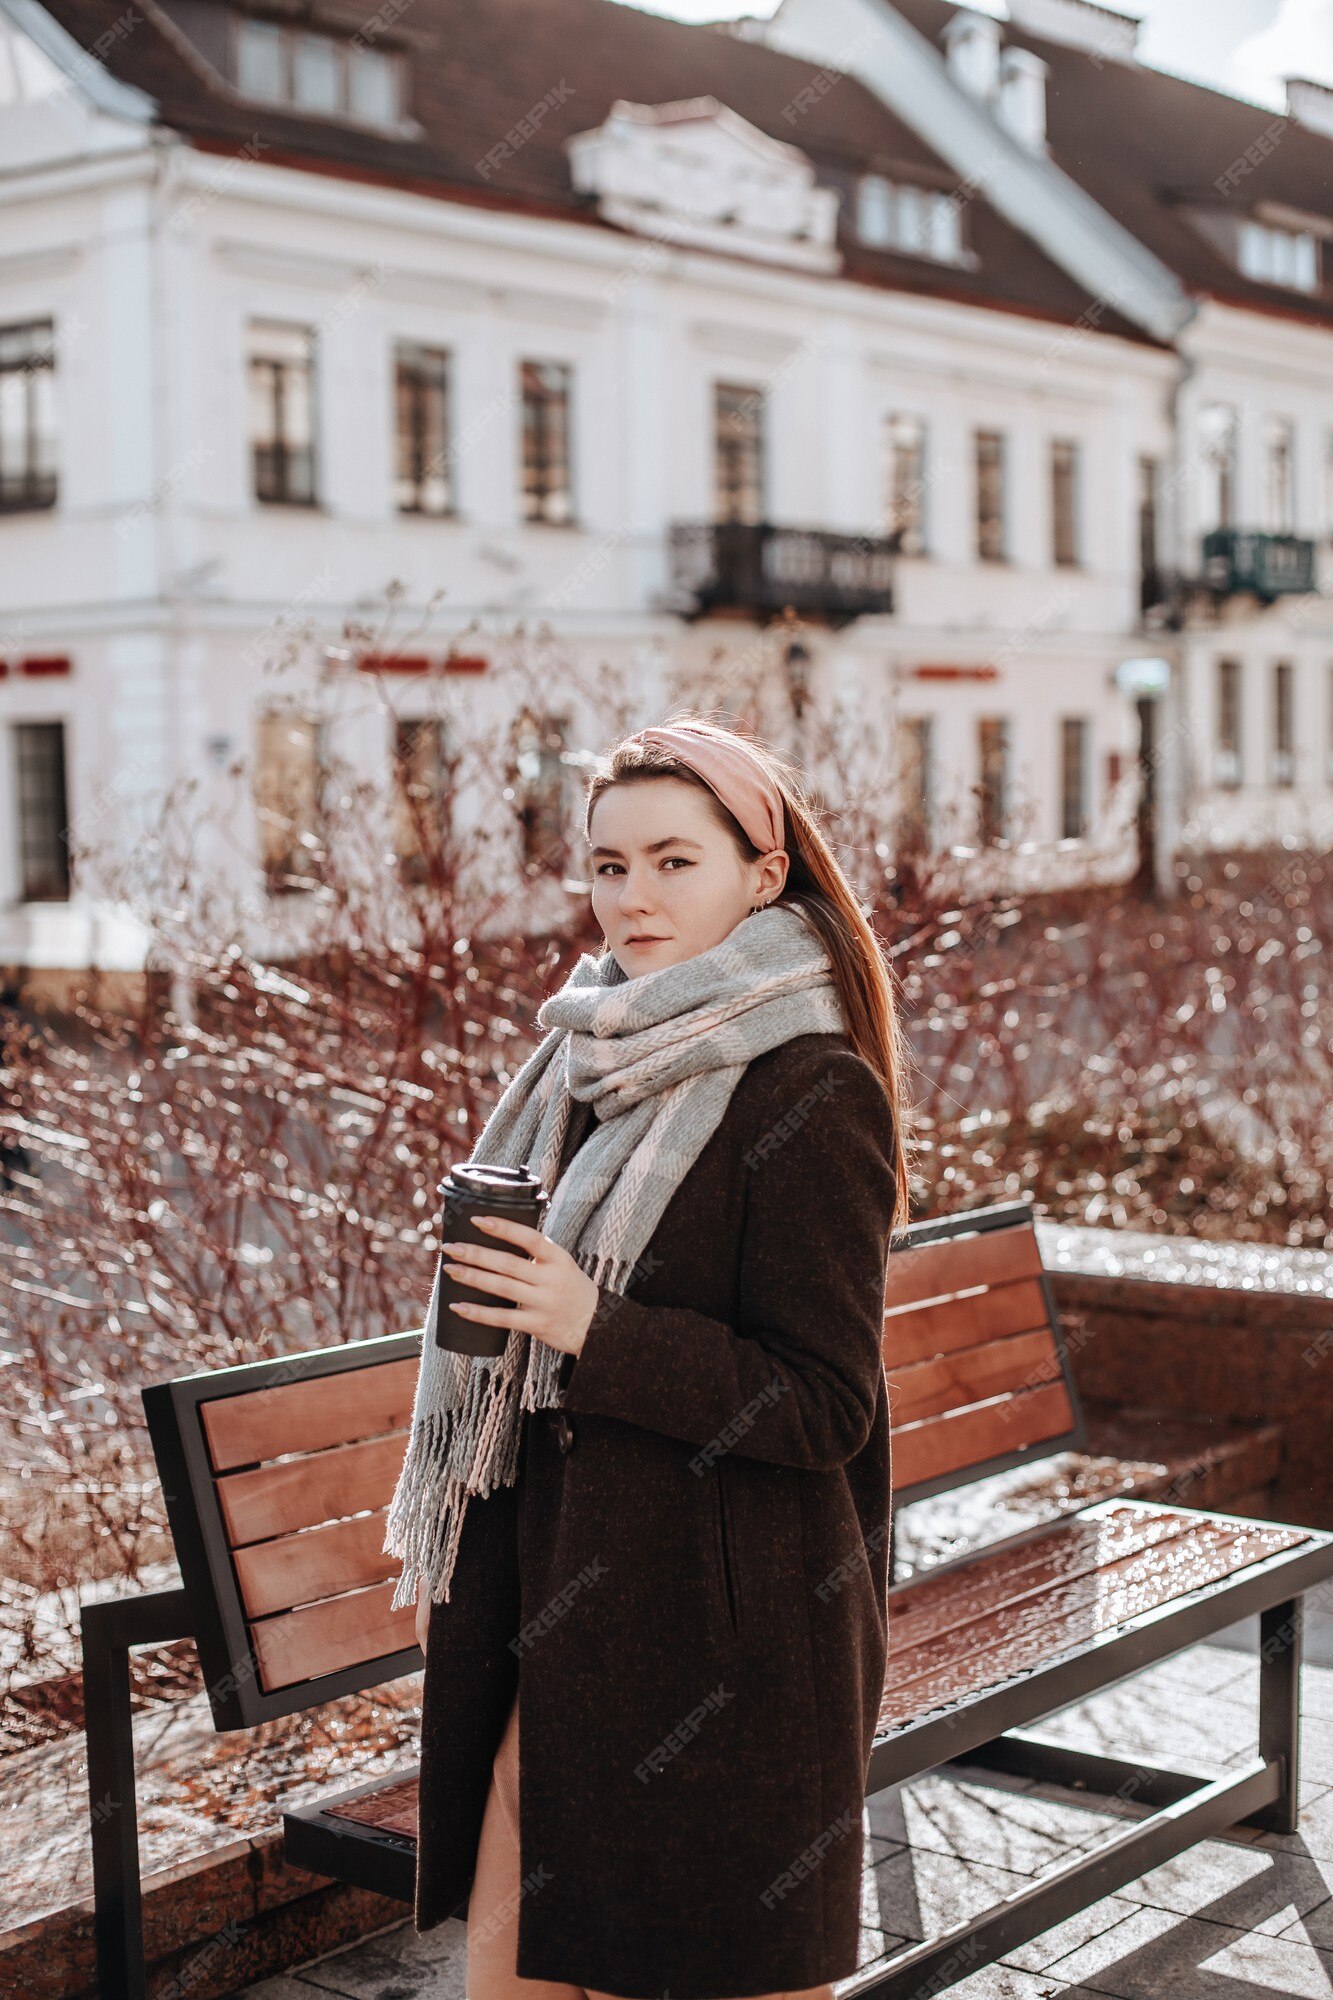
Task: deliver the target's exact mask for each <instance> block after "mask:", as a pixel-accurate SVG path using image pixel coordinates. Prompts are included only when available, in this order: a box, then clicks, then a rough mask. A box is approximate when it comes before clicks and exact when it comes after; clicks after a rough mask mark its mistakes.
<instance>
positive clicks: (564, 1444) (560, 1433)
mask: <svg viewBox="0 0 1333 2000" xmlns="http://www.w3.org/2000/svg"><path fill="white" fill-rule="evenodd" d="M551 1428H552V1430H553V1431H554V1432H555V1441H556V1443H557V1444H558V1445H559V1447H560V1449H561V1451H564V1452H568V1451H572V1450H573V1449H574V1426H573V1424H572V1423H571V1422H570V1419H569V1418H568V1417H567V1416H566V1415H565V1413H564V1411H563V1410H557V1411H556V1413H555V1415H554V1416H553V1417H552V1419H551Z"/></svg>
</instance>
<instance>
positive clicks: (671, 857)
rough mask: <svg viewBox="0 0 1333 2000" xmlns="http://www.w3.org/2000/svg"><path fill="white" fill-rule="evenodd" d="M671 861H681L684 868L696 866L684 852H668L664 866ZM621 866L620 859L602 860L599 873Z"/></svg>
mask: <svg viewBox="0 0 1333 2000" xmlns="http://www.w3.org/2000/svg"><path fill="white" fill-rule="evenodd" d="M669 861H679V863H680V865H681V867H682V868H693V866H694V863H693V862H692V861H691V860H689V859H688V858H687V857H686V856H685V855H683V854H668V856H667V861H666V862H663V864H662V865H663V867H665V866H666V865H667V862H669ZM619 866H620V863H619V862H618V861H602V862H600V863H599V864H598V868H597V873H598V874H599V875H605V873H606V871H607V869H608V868H619Z"/></svg>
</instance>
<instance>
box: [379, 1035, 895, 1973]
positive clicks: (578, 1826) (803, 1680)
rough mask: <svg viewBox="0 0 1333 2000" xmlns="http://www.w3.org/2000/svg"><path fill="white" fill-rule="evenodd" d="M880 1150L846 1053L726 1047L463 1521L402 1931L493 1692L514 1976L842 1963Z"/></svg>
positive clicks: (581, 1131) (876, 1419) (856, 1724)
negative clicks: (514, 1476) (621, 1249)
mask: <svg viewBox="0 0 1333 2000" xmlns="http://www.w3.org/2000/svg"><path fill="white" fill-rule="evenodd" d="M590 1129H591V1114H590V1113H589V1112H588V1111H587V1109H586V1108H581V1109H580V1124H579V1126H578V1127H576V1128H575V1131H574V1133H572V1134H571V1146H570V1149H569V1151H567V1153H566V1159H568V1157H569V1156H570V1152H571V1151H572V1150H573V1147H574V1146H575V1145H577V1144H578V1143H580V1142H581V1139H582V1138H583V1137H586V1135H587V1132H588V1131H589V1130H590ZM894 1160H895V1145H894V1135H893V1130H892V1118H891V1113H890V1109H889V1104H888V1100H887V1099H886V1097H885V1094H884V1091H883V1089H882V1087H881V1085H880V1083H879V1080H878V1078H877V1077H876V1075H875V1073H874V1071H873V1070H872V1069H871V1068H870V1066H869V1064H868V1063H866V1062H865V1061H864V1060H863V1059H862V1058H861V1057H860V1056H859V1055H857V1054H856V1052H855V1051H854V1050H853V1049H852V1047H851V1046H850V1044H849V1043H848V1041H847V1039H846V1038H845V1036H843V1035H823V1034H813V1035H802V1036H799V1037H797V1038H794V1039H793V1040H790V1041H788V1042H785V1043H782V1044H780V1045H779V1046H778V1047H776V1048H774V1049H770V1050H768V1051H766V1052H765V1053H764V1054H763V1055H761V1056H758V1057H756V1058H755V1059H754V1060H753V1061H752V1062H751V1063H750V1065H749V1067H748V1068H747V1070H746V1072H745V1074H744V1076H743V1077H742V1079H741V1081H740V1083H739V1084H738V1085H737V1088H736V1090H735V1092H734V1094H733V1096H732V1099H731V1102H730V1104H729V1105H728V1107H727V1111H726V1114H725V1116H724V1117H723V1119H722V1121H721V1123H720V1125H719V1126H718V1128H717V1130H716V1131H715V1132H714V1134H713V1136H712V1138H711V1139H710V1140H709V1142H708V1144H707V1145H706V1146H705V1147H704V1149H703V1151H702V1153H701V1154H700V1156H699V1158H698V1159H697V1160H696V1161H695V1163H694V1165H693V1167H692V1168H691V1169H690V1171H689V1172H688V1173H687V1174H686V1175H685V1177H684V1179H683V1180H682V1182H681V1184H680V1186H679V1187H678V1188H677V1189H676V1192H675V1194H674V1195H673V1197H672V1199H671V1201H670V1203H669V1205H668V1207H667V1209H666V1211H665V1213H664V1214H663V1216H662V1218H661V1221H660V1223H659V1225H658V1227H657V1229H656V1231H655V1232H654V1235H653V1238H652V1240H651V1242H650V1244H649V1246H648V1249H647V1251H646V1252H645V1253H644V1256H643V1258H642V1260H641V1266H640V1270H639V1272H638V1273H637V1274H636V1276H635V1278H634V1280H633V1281H632V1283H631V1285H630V1287H629V1290H628V1291H627V1293H626V1294H625V1295H624V1297H623V1298H617V1297H616V1296H615V1295H614V1294H612V1293H609V1292H607V1291H605V1290H604V1291H603V1293H602V1299H601V1305H600V1307H599V1310H598V1312H597V1314H596V1315H595V1316H594V1320H593V1324H592V1326H591V1327H590V1329H589V1331H588V1335H587V1339H586V1342H585V1344H584V1347H583V1349H582V1351H581V1353H580V1354H579V1355H578V1356H577V1358H575V1357H567V1359H566V1360H565V1362H564V1363H563V1365H562V1381H563V1384H564V1386H563V1388H562V1392H561V1393H562V1408H561V1409H560V1410H558V1411H556V1410H552V1411H541V1412H537V1413H535V1414H532V1415H529V1416H527V1417H525V1419H524V1424H525V1437H524V1449H523V1458H522V1461H521V1465H520V1477H519V1482H518V1485H517V1486H516V1487H501V1488H497V1489H496V1491H495V1492H494V1493H492V1494H490V1495H489V1496H487V1497H486V1498H485V1499H475V1500H473V1501H472V1502H471V1504H470V1506H469V1510H468V1516H467V1519H466V1521H465V1523H464V1532H463V1536H462V1539H461V1543H460V1549H459V1561H458V1567H457V1569H456V1571H455V1576H454V1582H453V1586H452V1601H451V1602H450V1603H449V1604H447V1605H437V1606H436V1607H435V1608H434V1610H433V1612H432V1616H431V1625H430V1634H429V1639H428V1645H427V1655H426V1677H425V1689H424V1711H423V1723H422V1771H421V1834H420V1844H419V1850H418V1870H417V1900H416V1913H415V1914H416V1925H417V1928H418V1929H419V1930H427V1929H430V1928H431V1927H432V1926H434V1925H435V1924H437V1923H439V1922H440V1921H441V1919H442V1918H444V1917H445V1916H447V1915H450V1914H451V1913H453V1912H455V1911H458V1913H459V1914H461V1913H462V1912H461V1909H460V1907H459V1906H460V1903H461V1901H462V1899H463V1898H464V1896H465V1894H466V1890H467V1886H468V1882H469V1878H470V1875H471V1872H472V1868H473V1865H474V1862H475V1857H476V1848H477V1839H478V1834H479V1830H480V1823H481V1812H482V1808H483V1806H484V1804H485V1798H486V1791H487V1786H488V1783H489V1779H490V1766H491V1762H492V1759H493V1756H494V1753H495V1749H496V1747H497V1744H498V1742H499V1738H500V1735H501V1731H502V1729H503V1726H504V1723H505V1720H506V1717H507V1715H508V1712H509V1706H510V1703H511V1701H512V1699H513V1695H514V1690H515V1686H516V1685H517V1686H518V1688H519V1690H520V1693H519V1716H520V1730H519V1740H520V1751H521V1765H520V1808H521V1809H520V1833H521V1849H522V1869H523V1882H524V1885H525V1887H524V1890H523V1894H522V1898H521V1901H520V1904H519V1933H518V1963H517V1970H518V1974H519V1976H520V1977H521V1978H527V1979H547V1980H558V1981H566V1982H569V1983H571V1984H574V1985H578V1986H584V1987H587V1988H591V1989H595V1990H597V1991H600V1992H605V1993H614V1994H618V1995H626V1996H632V2000H652V1996H660V1995H663V1994H665V1993H667V1992H668V1991H669V1993H670V2000H715V1996H724V1995H741V1994H759V1993H768V1992H774V1991H778V1992H780V1991H785V1990H799V1989H801V1988H804V1987H808V1986H815V1985H819V1984H821V1983H822V1982H824V1981H826V1980H829V1981H832V1980H835V1979H840V1978H845V1977H846V1976H847V1975H848V1974H849V1973H851V1972H853V1971H854V1970H855V1968H856V1964H857V1946H858V1928H859V1922H858V1916H859V1899H860V1876H861V1864H862V1833H861V1812H862V1805H863V1801H864V1795H865V1781H866V1776H867V1771H868V1764H869V1758H870V1750H871V1744H872V1741H873V1737H874V1730H875V1724H876V1720H877V1716H878V1712H879V1702H880V1694H881V1690H882V1687H883V1680H884V1667H885V1655H886V1622H887V1614H886V1597H885V1591H886V1584H887V1540H888V1526H889V1507H890V1477H889V1474H890V1464H889V1410H888V1394H887V1388H886V1384H885V1380H884V1370H883V1363H882V1359H881V1337H882V1329H883V1300H884V1282H885V1266H886V1260H887V1256H888V1246H889V1233H890V1229H891V1227H892V1223H893V1214H894V1199H895V1193H894ZM562 1439H563V1445H562Z"/></svg>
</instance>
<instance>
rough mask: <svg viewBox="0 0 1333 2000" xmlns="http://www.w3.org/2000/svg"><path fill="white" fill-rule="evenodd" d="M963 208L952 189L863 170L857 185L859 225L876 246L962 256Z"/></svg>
mask: <svg viewBox="0 0 1333 2000" xmlns="http://www.w3.org/2000/svg"><path fill="white" fill-rule="evenodd" d="M961 218H962V211H961V209H960V206H959V204H958V202H957V201H956V200H955V199H954V197H953V195H951V194H946V193H943V192H941V191H940V190H939V189H936V188H923V187H912V186H910V185H906V184H899V183H897V182H894V181H890V180H886V179H885V178H884V176H883V175H882V174H863V175H862V177H861V180H860V182H859V183H858V186H857V203H856V231H857V235H858V236H859V237H860V239H861V241H862V242H863V243H868V244H870V245H871V246H872V247H873V248H875V249H877V250H905V251H907V252H908V253H909V255H911V256H914V257H931V258H934V260H935V261H936V262H937V263H941V264H956V263H959V262H960V261H961V259H962V254H963V234H962V219H961Z"/></svg>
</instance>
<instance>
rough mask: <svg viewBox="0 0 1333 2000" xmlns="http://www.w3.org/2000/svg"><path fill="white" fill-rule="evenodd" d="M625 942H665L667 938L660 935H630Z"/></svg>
mask: <svg viewBox="0 0 1333 2000" xmlns="http://www.w3.org/2000/svg"><path fill="white" fill-rule="evenodd" d="M625 942H626V944H665V943H666V939H665V938H660V937H628V938H626V939H625Z"/></svg>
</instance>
